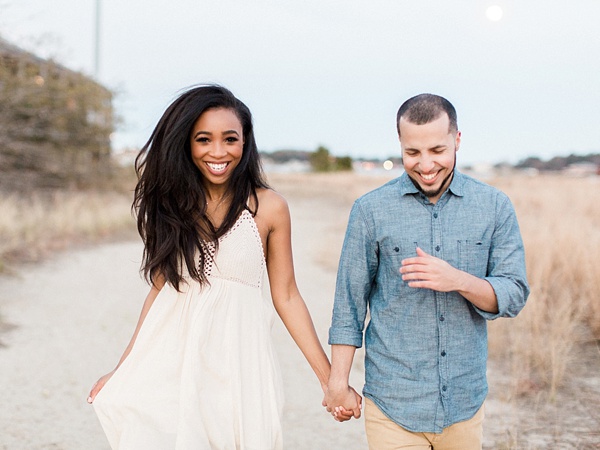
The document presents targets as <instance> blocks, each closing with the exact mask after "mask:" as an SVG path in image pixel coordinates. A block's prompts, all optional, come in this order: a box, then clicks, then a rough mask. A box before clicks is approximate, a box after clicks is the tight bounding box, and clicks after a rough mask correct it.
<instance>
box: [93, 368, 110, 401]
mask: <svg viewBox="0 0 600 450" xmlns="http://www.w3.org/2000/svg"><path fill="white" fill-rule="evenodd" d="M115 370H117V369H114V370H113V371H111V372H108V373H107V374H106V375H103V376H101V377H100V378H99V379H98V381H96V382H95V383H94V385H93V386H92V390H91V391H90V395H89V396H88V398H87V402H88V403H93V402H94V399H95V398H96V395H98V392H100V390H101V389H102V388H103V387H104V385H105V384H106V382H107V381H108V380H110V377H112V376H113V374H114V373H115Z"/></svg>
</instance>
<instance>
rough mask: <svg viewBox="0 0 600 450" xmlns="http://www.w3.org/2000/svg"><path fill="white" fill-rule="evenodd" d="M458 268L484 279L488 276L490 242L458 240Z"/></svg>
mask: <svg viewBox="0 0 600 450" xmlns="http://www.w3.org/2000/svg"><path fill="white" fill-rule="evenodd" d="M457 246H458V248H457V250H458V268H459V269H460V270H463V271H465V272H468V273H470V274H471V275H475V276H476V277H479V278H483V277H485V276H487V267H488V262H489V257H490V242H489V241H486V240H476V239H474V240H469V239H464V240H458V241H457Z"/></svg>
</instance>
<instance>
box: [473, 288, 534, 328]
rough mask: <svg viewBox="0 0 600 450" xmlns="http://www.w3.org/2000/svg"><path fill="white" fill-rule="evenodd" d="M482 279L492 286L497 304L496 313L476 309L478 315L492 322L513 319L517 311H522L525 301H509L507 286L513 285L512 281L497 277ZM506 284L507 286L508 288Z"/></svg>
mask: <svg viewBox="0 0 600 450" xmlns="http://www.w3.org/2000/svg"><path fill="white" fill-rule="evenodd" d="M484 279H485V280H486V281H487V282H488V283H490V284H491V285H492V288H493V289H494V293H495V294H496V301H497V302H498V312H497V313H491V312H489V311H483V310H482V309H479V308H476V309H477V311H478V312H479V315H481V316H482V317H483V318H484V319H486V320H494V319H498V318H500V317H515V316H516V315H517V314H518V313H519V311H521V309H523V305H524V303H525V301H521V302H515V299H512V300H511V290H510V289H509V286H510V285H512V284H513V283H512V281H510V280H506V279H502V278H498V277H486V278H484ZM507 283H508V284H509V285H508V286H507ZM513 290H514V288H513ZM513 296H514V295H513Z"/></svg>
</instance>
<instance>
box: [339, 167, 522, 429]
mask: <svg viewBox="0 0 600 450" xmlns="http://www.w3.org/2000/svg"><path fill="white" fill-rule="evenodd" d="M417 246H419V247H420V248H422V249H423V250H425V251H426V252H427V253H429V254H431V255H434V256H436V257H439V258H441V259H443V260H445V261H447V262H448V263H449V264H451V265H452V266H454V267H456V268H458V269H460V270H463V271H466V272H468V273H470V274H472V275H475V276H477V277H480V278H484V279H486V280H487V281H488V282H489V283H490V284H491V285H492V287H493V288H494V291H495V293H496V297H497V299H498V309H499V312H498V313H497V314H493V313H490V312H485V311H482V310H480V309H478V308H476V307H475V306H474V305H473V304H472V303H470V302H469V301H467V300H466V299H465V298H464V297H462V296H461V295H460V294H458V293H457V292H448V293H445V292H437V291H433V290H430V289H418V288H410V287H408V284H407V283H406V282H404V281H402V278H401V274H400V272H399V269H400V266H401V261H402V260H403V259H404V258H408V257H413V256H416V250H415V249H416V247H417ZM528 295H529V286H528V284H527V279H526V274H525V261H524V251H523V243H522V240H521V234H520V231H519V226H518V224H517V220H516V216H515V213H514V210H513V207H512V204H511V202H510V200H509V199H508V197H507V196H506V195H505V194H503V193H502V192H500V191H499V190H497V189H495V188H493V187H491V186H488V185H486V184H484V183H482V182H479V181H477V180H475V179H473V178H470V177H468V176H466V175H464V174H461V173H459V172H458V171H456V172H455V175H454V178H453V180H452V182H451V184H450V186H449V188H448V190H447V191H446V192H445V193H444V194H443V195H442V196H441V198H440V199H439V200H438V201H437V203H436V204H435V205H434V204H432V203H430V202H429V201H428V200H427V198H426V197H425V196H424V195H423V194H421V193H419V192H418V191H417V189H416V188H415V186H414V185H413V183H412V182H411V180H410V179H409V178H408V176H407V175H406V174H403V175H402V176H400V177H399V178H397V179H395V180H392V181H391V182H389V183H387V184H386V185H384V186H382V187H380V188H378V189H376V190H374V191H372V192H370V193H368V194H366V195H364V196H362V197H361V198H359V199H358V200H357V201H356V202H355V203H354V206H353V208H352V211H351V213H350V219H349V223H348V228H347V231H346V236H345V239H344V245H343V249H342V255H341V259H340V264H339V269H338V275H337V286H336V292H335V304H334V308H333V320H332V326H331V328H330V330H329V344H332V345H333V344H345V345H351V346H354V347H361V346H362V340H363V330H364V326H365V319H366V317H367V309H368V311H369V313H370V320H369V322H368V326H367V329H366V333H365V346H366V347H365V350H366V352H365V376H366V380H365V386H364V390H363V394H364V395H365V396H366V397H368V398H370V399H371V400H373V402H375V404H376V405H377V406H378V407H379V408H380V409H381V411H383V413H384V414H385V415H387V416H388V417H389V418H390V419H392V420H393V421H394V422H396V423H398V424H399V425H401V426H402V427H404V428H406V429H408V430H411V431H415V432H434V433H440V432H441V431H442V430H443V429H444V428H446V427H448V426H450V425H452V424H454V423H457V422H461V421H464V420H468V419H470V418H471V417H473V415H474V414H475V413H476V412H477V411H478V409H479V408H480V407H481V405H482V404H483V401H484V399H485V397H486V395H487V389H488V388H487V380H486V361H487V326H486V320H491V319H495V318H497V317H514V316H516V315H517V314H518V313H519V311H520V310H521V309H522V308H523V306H524V305H525V301H526V299H527V296H528Z"/></svg>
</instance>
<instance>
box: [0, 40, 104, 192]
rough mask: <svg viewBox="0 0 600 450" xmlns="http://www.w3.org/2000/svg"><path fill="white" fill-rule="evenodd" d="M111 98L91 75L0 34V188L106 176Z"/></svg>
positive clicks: (75, 183)
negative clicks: (21, 46) (23, 47)
mask: <svg viewBox="0 0 600 450" xmlns="http://www.w3.org/2000/svg"><path fill="white" fill-rule="evenodd" d="M112 97H113V94H112V92H111V91H110V90H108V89H106V88H105V87H104V86H102V85H100V84H99V83H97V82H96V81H94V80H93V79H91V78H90V77H87V76H85V75H83V74H81V73H79V72H75V71H72V70H69V69H67V68H65V67H63V66H61V65H59V64H57V63H55V62H54V61H51V60H46V59H43V58H40V57H38V56H36V55H34V54H32V53H29V52H27V51H25V50H23V49H21V48H19V47H17V46H15V45H13V44H11V43H9V42H7V41H6V40H4V39H2V38H0V188H2V189H19V190H21V189H29V188H31V189H35V188H53V187H65V186H84V185H89V184H93V183H94V182H96V181H98V180H100V179H102V178H103V177H109V176H110V175H111V173H112V169H111V166H112V165H111V158H110V153H111V147H110V136H111V134H112V132H113V130H114V125H115V116H114V112H113V107H112Z"/></svg>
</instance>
